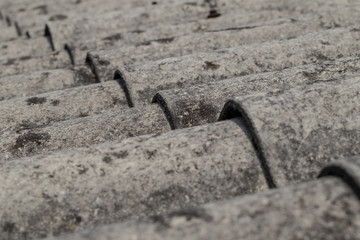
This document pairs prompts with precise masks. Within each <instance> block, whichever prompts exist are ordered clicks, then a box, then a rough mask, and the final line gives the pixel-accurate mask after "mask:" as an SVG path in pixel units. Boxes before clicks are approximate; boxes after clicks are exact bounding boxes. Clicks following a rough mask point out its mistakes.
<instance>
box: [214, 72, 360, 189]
mask: <svg viewBox="0 0 360 240" xmlns="http://www.w3.org/2000/svg"><path fill="white" fill-rule="evenodd" d="M359 90H360V77H355V78H351V79H339V80H338V81H328V82H325V83H317V84H312V85H307V86H298V87H295V88H292V89H289V90H277V91H271V92H267V93H259V94H254V95H247V96H242V97H236V98H234V99H233V100H230V101H229V102H227V104H226V105H225V107H224V110H223V111H222V113H221V115H220V119H227V118H232V117H234V116H238V117H240V116H241V117H242V118H243V119H244V121H245V122H246V126H247V128H248V131H249V132H251V136H252V139H253V141H254V145H255V148H256V149H258V152H259V157H260V159H261V161H262V162H263V164H266V165H267V166H268V169H267V174H268V175H269V176H270V175H271V176H272V179H273V184H274V186H284V185H288V184H289V183H293V182H301V181H306V180H309V179H313V178H314V177H315V176H316V175H317V174H318V172H319V171H320V170H321V168H323V167H324V166H325V165H326V164H327V163H328V162H330V161H331V160H335V159H338V158H343V157H348V156H354V155H358V154H360V144H359V143H360V121H359V119H360V107H359V104H357V102H358V101H359V100H360V95H359Z"/></svg>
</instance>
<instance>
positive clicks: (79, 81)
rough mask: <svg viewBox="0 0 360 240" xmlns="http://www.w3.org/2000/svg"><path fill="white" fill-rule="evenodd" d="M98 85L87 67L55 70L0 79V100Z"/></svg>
mask: <svg viewBox="0 0 360 240" xmlns="http://www.w3.org/2000/svg"><path fill="white" fill-rule="evenodd" d="M92 83H96V80H95V77H94V75H93V74H92V73H91V71H90V69H88V68H87V67H85V66H84V67H72V68H69V69H54V70H43V71H38V72H31V73H27V74H21V75H14V76H6V77H3V78H0V100H6V99H11V98H16V97H26V96H32V95H36V94H40V93H45V92H50V91H55V90H61V89H65V88H70V87H77V86H81V85H87V84H92Z"/></svg>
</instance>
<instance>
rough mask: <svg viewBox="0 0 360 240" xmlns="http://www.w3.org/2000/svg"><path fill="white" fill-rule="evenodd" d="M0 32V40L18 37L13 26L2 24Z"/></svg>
mask: <svg viewBox="0 0 360 240" xmlns="http://www.w3.org/2000/svg"><path fill="white" fill-rule="evenodd" d="M0 32H1V34H0V41H1V42H6V41H11V40H15V39H17V38H18V35H17V32H16V28H15V27H7V26H2V27H0Z"/></svg>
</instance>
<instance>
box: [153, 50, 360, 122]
mask: <svg viewBox="0 0 360 240" xmlns="http://www.w3.org/2000/svg"><path fill="white" fill-rule="evenodd" d="M359 60H360V59H359V58H357V57H355V58H342V59H337V60H335V61H325V62H323V63H318V64H309V65H302V66H299V67H294V68H287V69H284V70H281V71H275V72H268V73H259V74H250V75H247V76H243V77H238V78H233V79H226V80H222V81H218V82H212V83H208V84H199V85H195V86H191V87H187V88H173V89H168V90H162V91H159V92H158V93H157V94H156V95H155V97H154V99H153V102H157V103H160V104H161V105H162V106H163V107H164V110H165V112H166V113H167V115H168V117H169V119H170V123H171V125H172V128H173V129H176V128H185V127H191V126H196V125H201V124H206V123H211V122H215V121H217V119H218V118H219V115H220V112H221V110H222V108H223V106H224V103H225V102H226V100H227V99H228V98H231V97H234V96H239V95H247V94H251V93H256V92H262V91H269V90H274V89H289V88H291V87H294V86H296V85H309V84H313V83H315V82H326V81H332V80H336V79H339V78H345V77H351V76H352V75H354V74H355V75H357V74H358V73H359V72H360V61H359ZM348 75H349V76H348Z"/></svg>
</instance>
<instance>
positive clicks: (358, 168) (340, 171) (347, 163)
mask: <svg viewBox="0 0 360 240" xmlns="http://www.w3.org/2000/svg"><path fill="white" fill-rule="evenodd" d="M326 176H337V177H340V178H341V179H342V180H343V181H344V182H346V183H347V184H348V185H349V187H350V188H351V189H352V190H353V191H354V193H355V194H356V196H358V198H359V199H360V156H354V157H351V158H346V159H342V160H338V161H334V162H331V163H330V164H328V165H327V166H326V167H325V168H323V169H322V171H321V173H320V175H319V177H326Z"/></svg>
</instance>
